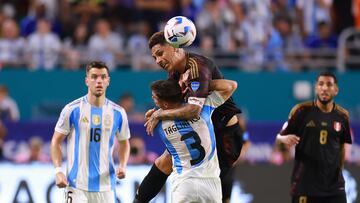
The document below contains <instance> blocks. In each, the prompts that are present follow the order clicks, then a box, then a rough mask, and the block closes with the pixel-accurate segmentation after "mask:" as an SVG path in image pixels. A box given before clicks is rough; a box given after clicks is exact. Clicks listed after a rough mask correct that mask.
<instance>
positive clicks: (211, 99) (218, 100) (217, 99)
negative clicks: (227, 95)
mask: <svg viewBox="0 0 360 203" xmlns="http://www.w3.org/2000/svg"><path fill="white" fill-rule="evenodd" d="M223 103H225V100H224V98H223V97H222V96H221V95H220V93H219V92H218V91H213V92H212V93H211V94H210V95H209V96H208V97H207V98H206V101H205V105H208V106H212V107H215V108H216V107H218V106H221V105H222V104H223Z"/></svg>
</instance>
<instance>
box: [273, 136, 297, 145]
mask: <svg viewBox="0 0 360 203" xmlns="http://www.w3.org/2000/svg"><path fill="white" fill-rule="evenodd" d="M277 139H278V140H279V141H280V142H282V143H284V144H285V146H286V147H288V148H290V147H292V146H294V145H297V144H299V141H300V138H299V137H298V136H296V135H294V134H290V135H284V136H283V135H280V136H278V137H277Z"/></svg>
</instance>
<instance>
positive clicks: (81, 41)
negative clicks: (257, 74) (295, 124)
mask: <svg viewBox="0 0 360 203" xmlns="http://www.w3.org/2000/svg"><path fill="white" fill-rule="evenodd" d="M176 15H184V16H187V17H189V18H191V19H192V20H193V21H194V22H195V24H196V27H197V33H198V37H197V40H196V41H195V44H194V45H192V46H191V49H196V50H197V51H198V52H202V53H203V54H205V55H208V56H212V57H214V58H215V60H216V62H217V63H218V64H219V65H220V66H221V67H223V68H235V69H241V70H245V71H258V70H269V71H272V70H274V71H277V70H280V71H298V70H304V69H309V68H314V67H315V66H316V67H320V68H333V67H335V65H336V64H335V63H336V61H335V58H336V56H335V55H336V49H337V47H338V43H339V40H338V37H339V35H340V33H342V31H343V30H345V29H346V28H349V27H360V1H359V0H0V67H5V68H28V69H30V70H38V69H45V70H53V69H59V68H62V69H70V70H76V69H79V68H82V67H84V64H86V63H87V62H88V61H89V60H90V59H92V60H102V61H105V62H106V63H107V64H108V66H109V67H110V68H111V69H112V70H114V69H121V68H127V69H133V70H157V69H158V67H157V66H156V64H155V63H154V61H153V59H152V58H151V55H150V53H149V50H148V48H147V39H148V38H149V36H150V35H151V34H152V33H153V32H155V31H157V30H161V29H162V28H163V26H164V24H165V23H166V21H167V20H168V19H170V18H171V17H173V16H176ZM359 47H360V46H359ZM356 53H359V52H356ZM316 67H315V68H316ZM357 67H359V66H357ZM357 67H355V68H357Z"/></svg>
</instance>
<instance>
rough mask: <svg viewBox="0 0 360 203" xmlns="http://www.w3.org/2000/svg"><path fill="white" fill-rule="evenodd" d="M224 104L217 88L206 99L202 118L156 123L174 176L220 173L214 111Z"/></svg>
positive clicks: (199, 175)
mask: <svg viewBox="0 0 360 203" xmlns="http://www.w3.org/2000/svg"><path fill="white" fill-rule="evenodd" d="M223 103H224V99H223V98H222V97H221V95H220V94H219V93H218V92H216V91H214V92H213V93H212V94H211V95H209V96H208V97H207V98H206V100H205V104H204V106H203V108H202V111H201V113H200V116H199V117H197V118H194V119H192V120H164V121H160V122H159V124H158V125H157V126H156V128H155V131H154V132H155V134H156V135H158V136H160V137H161V139H162V141H163V142H164V143H165V145H166V148H167V150H168V152H169V153H170V154H171V156H172V161H173V176H174V178H177V179H179V178H185V177H199V178H201V177H204V178H208V177H218V176H219V174H220V169H219V164H218V158H217V153H216V140H215V134H214V129H213V124H212V121H211V114H212V112H213V111H214V109H215V108H216V107H218V106H220V105H221V104H223Z"/></svg>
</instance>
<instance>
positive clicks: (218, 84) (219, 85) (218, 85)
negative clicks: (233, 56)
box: [210, 79, 237, 100]
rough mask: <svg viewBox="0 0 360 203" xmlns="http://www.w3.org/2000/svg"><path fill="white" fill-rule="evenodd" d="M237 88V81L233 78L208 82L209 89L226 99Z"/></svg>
mask: <svg viewBox="0 0 360 203" xmlns="http://www.w3.org/2000/svg"><path fill="white" fill-rule="evenodd" d="M236 88H237V82H236V81H234V80H225V79H217V80H212V81H211V82H210V90H213V91H214V90H215V91H217V92H219V94H220V95H221V96H222V97H223V99H224V100H228V99H229V98H230V97H231V95H232V94H233V93H234V91H235V90H236Z"/></svg>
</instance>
